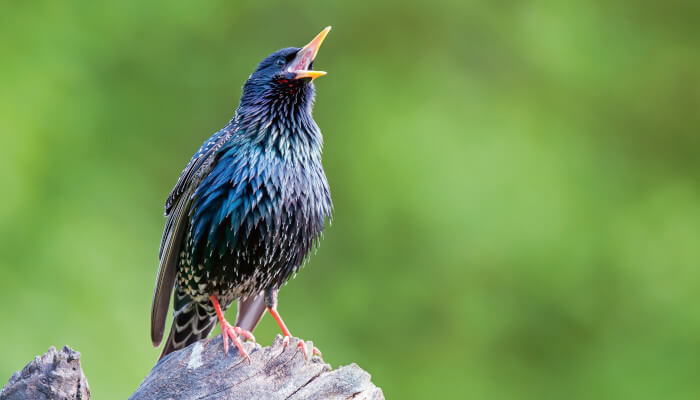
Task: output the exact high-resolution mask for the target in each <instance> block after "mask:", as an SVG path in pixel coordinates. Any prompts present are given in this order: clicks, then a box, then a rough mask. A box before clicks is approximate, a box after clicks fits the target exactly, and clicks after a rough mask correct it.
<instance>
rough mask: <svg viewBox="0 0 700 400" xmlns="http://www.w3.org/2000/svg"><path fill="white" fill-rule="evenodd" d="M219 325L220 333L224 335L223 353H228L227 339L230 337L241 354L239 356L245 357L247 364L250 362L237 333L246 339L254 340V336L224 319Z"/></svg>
mask: <svg viewBox="0 0 700 400" xmlns="http://www.w3.org/2000/svg"><path fill="white" fill-rule="evenodd" d="M221 325H222V326H221V335H222V336H223V337H224V354H226V355H228V339H229V337H230V338H231V341H232V342H233V344H234V345H235V346H236V348H238V352H239V353H240V354H241V357H243V358H246V359H247V360H248V364H250V363H251V361H250V356H249V355H248V353H247V352H246V351H245V349H244V348H243V344H242V343H241V340H240V339H239V338H238V335H241V336H243V337H244V338H246V339H248V340H252V341H253V342H255V336H253V334H252V333H250V332H249V331H247V330H245V329H242V328H239V327H237V326H232V325H231V324H229V323H228V322H227V321H224V322H223V323H222V324H221Z"/></svg>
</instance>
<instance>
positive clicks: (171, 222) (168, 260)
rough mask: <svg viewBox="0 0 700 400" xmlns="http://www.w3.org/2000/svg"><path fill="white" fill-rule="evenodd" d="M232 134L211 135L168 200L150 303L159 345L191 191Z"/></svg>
mask: <svg viewBox="0 0 700 400" xmlns="http://www.w3.org/2000/svg"><path fill="white" fill-rule="evenodd" d="M230 137H231V132H230V131H227V130H221V131H219V132H217V133H216V134H214V135H213V136H212V137H211V138H209V140H207V141H206V142H205V143H204V144H203V145H202V147H201V148H200V149H199V151H197V153H195V155H194V156H193V157H192V159H191V160H190V162H189V163H188V164H187V166H186V167H185V170H184V171H182V174H181V175H180V178H179V179H178V181H177V184H176V185H175V187H174V188H173V190H172V192H171V193H170V196H168V200H167V201H166V202H165V215H166V216H167V217H168V220H167V221H166V223H165V229H163V237H162V239H161V242H160V250H159V252H158V259H159V263H158V274H157V275H156V285H155V289H154V290H153V303H152V305H151V340H152V341H153V345H154V346H158V345H159V344H160V342H161V341H162V340H163V332H164V330H165V320H166V318H167V316H168V305H169V304H170V295H171V294H172V291H173V287H174V286H175V279H176V277H177V267H178V260H179V254H180V248H181V246H182V239H183V237H184V235H185V230H186V229H187V226H188V221H189V217H190V215H189V214H190V207H191V205H192V195H193V194H194V193H195V191H196V190H197V187H198V185H199V183H200V182H201V181H202V178H203V177H204V176H206V175H207V174H208V173H209V171H211V165H212V163H213V162H214V159H215V157H216V152H217V150H218V149H219V148H220V147H221V146H222V145H223V143H225V142H226V141H227V140H228V139H229V138H230Z"/></svg>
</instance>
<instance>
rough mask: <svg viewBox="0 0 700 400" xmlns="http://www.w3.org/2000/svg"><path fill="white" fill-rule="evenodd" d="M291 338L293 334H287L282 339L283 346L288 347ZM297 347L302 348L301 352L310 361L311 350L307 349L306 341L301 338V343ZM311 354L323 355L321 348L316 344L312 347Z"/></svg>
mask: <svg viewBox="0 0 700 400" xmlns="http://www.w3.org/2000/svg"><path fill="white" fill-rule="evenodd" d="M291 338H292V337H291V336H285V337H284V338H283V339H282V346H284V347H285V348H286V347H287V346H288V345H289V341H290V340H291ZM297 347H298V348H299V349H301V354H303V355H304V359H305V360H307V361H308V360H309V352H308V351H307V350H306V343H305V342H304V341H303V340H301V339H299V344H298V345H297ZM311 356H312V357H313V356H319V357H322V356H323V355H322V354H321V350H319V349H318V348H317V347H316V346H314V347H313V349H311Z"/></svg>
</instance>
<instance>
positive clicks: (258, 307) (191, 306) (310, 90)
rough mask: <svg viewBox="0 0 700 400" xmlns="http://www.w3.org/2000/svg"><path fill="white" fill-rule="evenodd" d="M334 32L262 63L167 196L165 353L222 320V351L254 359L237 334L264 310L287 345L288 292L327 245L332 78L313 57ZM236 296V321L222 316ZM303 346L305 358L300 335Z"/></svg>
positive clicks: (159, 284) (156, 320)
mask: <svg viewBox="0 0 700 400" xmlns="http://www.w3.org/2000/svg"><path fill="white" fill-rule="evenodd" d="M330 29H331V27H330V26H329V27H326V28H325V29H323V30H322V31H321V33H319V34H318V35H317V36H316V37H315V38H314V39H313V40H312V41H311V42H309V43H308V44H307V45H305V46H304V47H302V48H297V47H288V48H283V49H281V50H278V51H275V52H274V53H272V54H271V55H269V56H267V57H265V58H264V59H263V60H262V61H261V62H260V63H259V64H258V66H257V68H256V69H255V70H254V72H253V73H252V74H251V75H250V77H249V78H248V79H247V80H246V82H245V84H244V85H243V88H242V94H241V97H240V102H239V105H238V107H237V108H236V111H235V112H234V115H233V118H232V119H231V120H230V121H229V122H228V124H226V126H225V127H224V128H223V129H221V130H219V131H218V132H216V133H214V134H213V135H212V136H211V137H210V138H209V139H207V140H206V141H205V142H204V143H203V144H202V146H201V147H200V148H199V150H197V152H196V153H194V155H193V156H192V158H191V159H190V161H189V162H188V164H187V165H186V167H185V169H184V170H183V171H182V174H181V175H180V177H179V179H178V180H177V183H176V184H175V186H174V188H173V189H172V191H171V193H170V195H169V196H168V198H167V200H166V202H165V216H166V217H167V219H166V223H165V227H164V229H163V235H162V238H161V244H160V250H159V263H158V272H157V275H156V283H155V288H154V292H153V302H152V306H151V340H152V342H153V345H154V347H158V346H159V345H160V343H161V342H162V339H163V334H164V330H165V322H166V318H167V315H168V308H169V307H168V306H169V304H170V298H171V294H172V295H173V298H174V299H173V320H172V324H171V327H170V332H169V334H168V338H167V340H166V342H165V345H164V346H163V350H162V353H161V355H160V359H162V358H163V357H164V356H166V355H168V354H169V353H171V352H173V351H176V350H179V349H183V348H185V347H186V346H188V345H190V344H192V343H194V342H196V341H198V340H201V339H204V338H206V337H207V336H208V335H209V333H210V332H211V330H212V329H213V328H214V326H215V325H216V322H217V320H218V322H219V324H220V326H221V332H222V333H221V334H222V336H223V344H224V353H225V354H228V340H229V339H231V341H232V343H233V344H234V345H235V346H236V347H237V349H238V351H239V353H240V355H241V356H242V357H245V358H247V359H248V361H249V362H250V357H249V355H248V354H247V352H246V351H245V350H244V348H243V346H242V343H241V338H239V335H240V336H241V337H242V338H244V339H247V340H252V341H255V337H254V336H253V334H252V330H253V329H254V328H255V326H256V325H257V324H258V322H259V321H260V319H261V318H262V316H263V315H264V313H265V311H266V310H267V311H268V312H269V313H270V314H271V315H272V316H273V318H274V319H275V321H276V322H277V324H278V325H279V327H280V330H281V331H282V335H283V336H284V344H285V346H286V345H288V344H289V341H290V337H291V333H290V331H289V329H288V328H287V326H286V325H285V323H284V321H283V320H282V317H281V316H280V314H279V312H278V311H277V305H278V292H279V290H280V287H281V286H282V285H283V284H284V283H285V282H286V281H287V280H288V279H289V278H290V277H291V276H293V275H295V274H296V273H297V272H298V271H299V269H300V267H301V266H302V264H303V263H304V262H305V261H306V260H307V259H308V257H309V253H310V251H311V250H312V249H313V248H316V247H317V246H318V244H319V241H320V238H321V233H322V232H323V229H324V227H325V226H326V225H327V224H329V223H330V221H331V218H332V212H333V203H332V201H331V195H330V188H329V184H328V180H327V178H326V175H325V172H324V170H323V165H322V160H321V152H322V147H323V136H322V134H321V130H320V128H319V127H318V125H317V124H316V122H315V121H314V119H313V117H312V109H313V104H314V100H315V87H314V80H315V79H316V78H318V77H321V76H323V75H326V72H324V71H317V70H314V69H313V64H314V60H315V59H316V55H317V53H318V50H319V48H320V46H321V43H323V41H324V39H325V38H326V35H328V32H329V31H330ZM234 301H238V313H237V316H236V321H235V323H234V325H231V324H230V323H229V322H228V321H227V320H226V318H225V317H224V312H225V311H226V309H228V308H229V307H230V306H231V305H232V304H233V302H234ZM299 347H300V348H301V349H302V350H303V353H304V356H305V357H307V351H306V348H305V345H304V342H303V341H302V340H300V341H299ZM313 352H314V353H320V352H318V349H316V348H314V349H313Z"/></svg>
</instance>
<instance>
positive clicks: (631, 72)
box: [0, 0, 700, 399]
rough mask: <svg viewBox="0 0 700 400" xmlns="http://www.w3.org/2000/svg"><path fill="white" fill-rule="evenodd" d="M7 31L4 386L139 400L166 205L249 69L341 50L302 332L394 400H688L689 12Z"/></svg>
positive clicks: (695, 160) (267, 324)
mask: <svg viewBox="0 0 700 400" xmlns="http://www.w3.org/2000/svg"><path fill="white" fill-rule="evenodd" d="M6 3H7V4H4V5H3V12H2V15H1V16H0V21H1V22H0V38H1V39H0V54H2V58H3V61H2V62H0V76H2V96H0V121H1V123H0V130H2V132H1V134H0V149H2V150H3V152H2V153H3V157H2V158H0V184H1V185H2V188H3V189H2V193H3V195H2V203H1V204H2V207H0V238H2V240H0V254H2V258H0V276H2V278H1V280H0V304H2V306H1V307H0V321H2V328H1V329H0V332H1V333H0V337H1V338H2V340H1V341H0V354H2V357H0V378H1V379H3V380H4V379H6V378H8V377H9V376H10V375H11V373H12V372H13V371H14V370H17V369H19V368H21V367H22V366H23V365H24V364H25V363H26V362H28V361H29V360H30V359H31V357H33V356H34V355H35V354H40V353H43V352H45V351H46V349H47V348H48V347H49V346H50V345H56V346H61V345H63V344H70V345H71V346H73V347H74V348H76V349H78V350H80V351H81V352H82V354H83V365H84V368H85V371H86V374H87V376H88V379H89V382H90V385H91V388H92V390H93V393H94V395H95V396H96V398H99V399H123V398H125V397H126V396H127V395H128V394H129V393H131V392H132V391H133V390H134V389H135V388H136V386H137V385H138V384H139V382H140V381H141V379H142V378H143V377H144V376H145V375H146V373H147V372H148V370H149V369H150V368H151V366H152V365H153V364H154V362H155V360H156V358H157V356H158V350H157V349H153V348H152V347H151V344H150V341H149V334H148V329H149V328H148V327H149V308H150V302H151V293H152V285H153V281H154V277H155V271H156V258H157V249H158V244H159V240H160V233H161V230H162V227H163V224H164V219H163V217H162V206H163V202H164V200H165V198H166V196H167V194H168V192H169V190H170V189H171V187H172V186H173V184H174V183H175V181H176V179H177V177H178V174H179V172H180V170H181V169H182V168H183V167H184V165H185V163H186V161H187V160H188V158H189V157H190V155H191V154H192V152H194V151H195V150H196V148H197V147H198V146H199V145H200V144H201V142H202V141H203V140H204V139H205V138H206V137H208V136H209V135H210V134H211V133H212V132H214V131H216V130H218V129H219V128H220V127H222V126H223V125H224V124H225V123H226V122H227V121H228V119H229V118H230V117H231V115H232V113H233V110H234V108H235V106H236V104H237V102H238V96H239V94H240V86H241V85H242V83H243V81H244V80H245V79H246V78H247V76H248V74H250V72H251V71H252V69H253V68H254V66H255V63H257V62H258V61H259V60H260V59H262V57H264V56H265V55H267V54H269V53H271V52H272V51H274V50H276V49H278V48H280V47H286V46H289V45H302V44H304V43H306V42H307V41H308V40H309V39H311V38H312V37H313V35H315V34H316V33H318V31H320V30H321V28H323V27H324V26H326V25H333V28H334V29H333V31H332V32H331V34H330V35H329V37H328V39H327V40H326V43H325V44H324V47H323V48H322V50H321V52H320V54H319V57H318V60H317V63H316V66H317V67H318V68H319V69H324V70H327V71H328V72H329V74H328V76H327V77H324V78H321V79H319V80H317V90H318V97H317V105H316V108H315V118H316V120H317V122H318V123H319V125H320V126H321V128H322V130H323V132H324V134H325V153H324V162H325V165H326V172H327V175H328V178H329V181H330V183H331V188H332V192H333V196H334V197H333V198H334V201H335V210H336V213H335V220H334V222H333V225H332V226H331V227H330V228H329V229H328V230H327V231H326V234H325V239H324V240H323V243H322V246H321V248H320V250H319V252H318V255H317V256H315V257H313V258H312V259H311V262H310V263H309V264H308V265H307V266H306V267H305V269H304V270H303V271H302V272H301V274H300V275H299V277H298V278H297V279H295V280H293V281H292V282H290V284H289V285H288V286H287V287H285V288H284V289H283V290H282V292H281V293H280V301H281V303H280V304H281V306H280V310H281V312H282V314H283V315H284V316H285V319H286V321H287V322H288V324H289V326H290V328H291V329H292V332H293V333H294V334H296V335H298V336H301V337H304V338H308V339H312V340H314V342H315V344H317V345H318V347H319V348H320V349H321V350H322V351H323V354H324V356H325V359H326V360H327V361H329V362H331V363H332V364H334V365H338V364H348V363H350V362H357V363H358V364H360V365H361V366H362V367H364V368H365V369H366V370H368V371H369V372H371V373H372V374H373V376H374V381H375V383H376V384H377V385H379V386H381V387H383V388H384V391H385V394H386V395H387V396H388V397H389V398H396V399H407V398H475V399H482V398H483V399H512V398H518V399H543V398H544V399H548V398H551V399H562V398H566V399H590V398H605V399H620V398H636V399H643V398H649V399H658V398H664V399H690V398H695V397H696V396H697V394H698V393H699V392H700V383H698V380H697V367H698V365H699V364H700V352H698V348H700V314H699V313H698V311H697V304H698V303H699V302H700V294H699V293H700V290H699V289H700V271H699V270H698V266H699V265H700V246H699V244H700V224H699V222H700V186H699V184H698V182H700V157H698V150H699V149H700V140H699V137H700V135H699V128H700V113H699V112H698V111H700V107H699V106H700V76H699V73H698V71H700V52H698V47H697V46H698V43H700V28H698V27H699V26H700V25H698V23H697V15H698V11H699V10H698V9H697V5H696V3H694V2H671V3H664V4H663V5H662V4H661V3H658V2H652V1H642V2H635V3H634V4H631V3H630V4H628V5H627V4H625V2H617V3H618V4H617V5H612V4H609V2H603V1H592V2H579V4H572V3H571V2H561V3H556V4H551V3H550V2H540V1H533V2H526V3H522V2H492V1H472V2H464V1H459V2H458V1H447V0H445V1H434V0H433V1H424V2H400V1H375V2H370V3H366V2H355V3H347V4H344V5H339V4H337V3H335V2H323V1H315V2H310V3H306V2H294V3H289V2H277V3H268V2H244V4H234V2H231V1H213V2H197V3H196V4H195V3H193V2H172V1H162V0H161V1H155V2H136V1H107V2H83V3H80V2H57V1H43V2H42V1H38V2H9V3H8V2H6ZM673 3H677V4H673ZM691 7H694V9H691ZM228 315H229V317H230V318H233V317H234V311H230V312H229V314H228ZM276 332H277V330H276V327H275V326H274V323H273V322H272V321H271V319H270V318H269V317H266V318H265V319H264V320H263V323H262V325H261V326H260V328H259V329H258V331H257V332H256V334H257V337H258V339H259V340H260V342H261V343H263V344H267V343H270V342H271V340H272V338H273V336H274V334H276Z"/></svg>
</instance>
